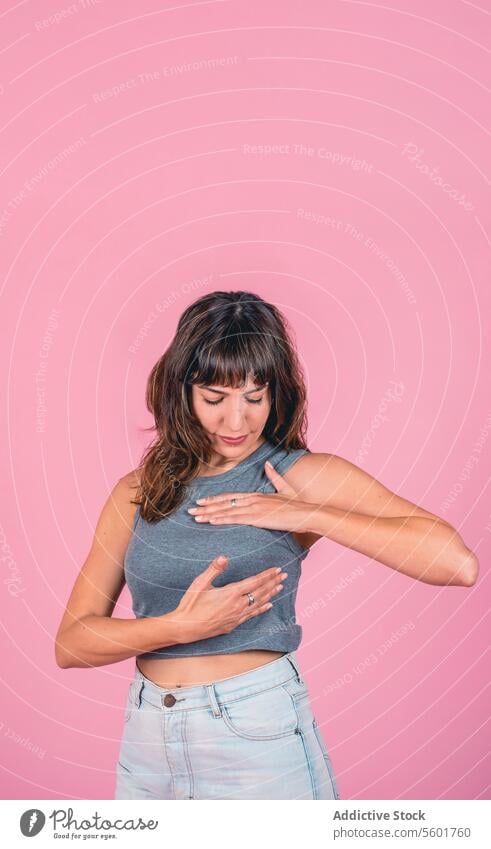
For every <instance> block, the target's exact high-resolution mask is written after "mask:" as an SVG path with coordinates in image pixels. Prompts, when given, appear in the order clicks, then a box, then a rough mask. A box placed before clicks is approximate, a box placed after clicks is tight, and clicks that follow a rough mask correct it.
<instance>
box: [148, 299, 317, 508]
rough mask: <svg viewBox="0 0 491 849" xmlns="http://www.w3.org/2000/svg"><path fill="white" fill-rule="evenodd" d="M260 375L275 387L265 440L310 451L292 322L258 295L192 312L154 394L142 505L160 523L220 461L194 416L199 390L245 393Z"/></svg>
mask: <svg viewBox="0 0 491 849" xmlns="http://www.w3.org/2000/svg"><path fill="white" fill-rule="evenodd" d="M250 375H252V378H253V380H254V381H255V382H256V383H257V384H258V385H261V386H262V385H263V384H264V383H266V382H269V391H270V399H271V409H270V413H269V416H268V419H267V422H266V424H265V427H264V429H263V432H262V436H264V437H265V439H267V440H268V441H269V442H271V443H273V444H274V445H281V447H282V448H285V449H287V450H293V449H295V448H307V445H306V442H305V431H306V428H307V414H306V391H305V383H304V377H303V373H302V369H301V366H300V363H299V361H298V357H297V354H296V351H295V347H294V345H293V343H292V340H291V337H290V331H289V329H288V325H287V322H286V319H285V318H284V317H283V316H282V314H281V313H280V311H279V310H278V309H277V308H276V307H275V306H273V304H270V303H268V302H267V301H264V300H263V299H262V298H260V297H259V295H255V294H253V293H252V292H210V293H209V294H207V295H203V297H201V298H198V300H196V301H194V302H193V303H192V304H190V306H189V307H187V309H186V310H184V312H183V314H182V315H181V317H180V319H179V323H178V326H177V330H176V333H175V336H174V338H173V340H172V342H171V344H170V345H169V347H168V348H167V350H166V351H165V353H164V354H163V355H162V356H161V358H160V359H159V360H158V361H157V362H156V363H155V365H154V366H153V368H152V370H151V372H150V375H149V378H148V383H147V388H146V404H147V408H148V410H149V411H150V412H151V413H152V415H153V417H154V420H155V425H154V426H152V427H151V428H149V430H155V431H156V436H155V439H154V440H153V441H152V443H151V444H150V445H149V446H148V448H147V449H146V450H145V452H144V454H143V456H142V458H141V460H140V464H139V466H138V469H137V470H136V471H137V473H138V492H137V496H136V500H134V501H132V503H133V504H139V505H140V513H141V516H142V517H143V518H144V519H146V521H147V522H157V521H159V520H160V519H162V518H164V517H165V516H167V515H168V514H169V513H171V512H172V511H173V510H175V509H176V508H177V507H178V506H179V505H180V504H181V503H182V502H183V501H184V499H185V495H186V491H185V490H186V487H187V486H188V485H189V484H190V483H191V482H192V481H193V480H194V478H195V477H196V476H197V474H198V472H199V470H200V468H201V465H202V464H206V463H208V462H209V460H210V457H211V456H212V451H213V447H212V441H211V440H210V438H209V436H208V434H207V433H206V431H205V430H204V428H203V427H202V425H201V423H200V422H199V420H198V419H197V418H196V416H195V415H194V413H193V409H192V403H191V385H192V384H193V383H196V384H199V385H204V384H206V385H209V386H212V385H214V384H217V385H220V386H229V387H233V388H237V387H239V386H244V385H245V384H246V383H247V379H248V377H249V376H250Z"/></svg>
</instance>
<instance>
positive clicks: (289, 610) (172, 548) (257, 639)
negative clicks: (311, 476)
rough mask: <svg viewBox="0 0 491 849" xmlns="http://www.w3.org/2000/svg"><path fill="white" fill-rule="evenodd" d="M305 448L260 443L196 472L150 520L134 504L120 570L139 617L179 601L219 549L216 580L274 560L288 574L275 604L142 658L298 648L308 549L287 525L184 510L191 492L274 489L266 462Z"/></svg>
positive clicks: (191, 503)
mask: <svg viewBox="0 0 491 849" xmlns="http://www.w3.org/2000/svg"><path fill="white" fill-rule="evenodd" d="M306 453H309V449H306V448H299V449H297V450H294V451H289V452H288V451H286V450H285V449H284V448H280V447H278V446H276V445H273V444H272V443H271V442H269V441H266V442H263V443H262V445H260V446H259V448H256V450H255V451H253V452H252V453H251V454H249V455H248V456H247V457H246V458H245V459H244V460H242V461H241V462H239V463H237V464H236V465H235V466H234V467H233V468H232V469H229V470H228V471H226V472H222V473H221V474H217V475H212V476H208V475H205V476H200V477H196V478H195V479H194V480H193V481H192V482H191V484H190V485H189V486H188V487H187V488H186V496H185V499H184V500H183V503H182V504H181V505H180V506H179V507H178V508H177V509H176V510H174V511H173V512H172V513H171V514H170V515H169V516H167V517H165V518H163V519H160V520H159V521H158V522H147V521H146V520H145V519H143V517H142V516H141V514H140V508H139V506H137V508H136V512H135V518H134V522H133V534H132V536H131V538H130V541H129V544H128V547H127V549H126V554H125V559H124V572H125V579H126V584H127V586H128V590H129V592H130V595H131V597H132V606H133V612H134V614H135V617H136V618H141V617H147V616H161V615H162V614H165V613H170V612H172V611H173V610H175V608H176V607H177V606H178V604H179V602H180V601H181V599H182V597H183V595H184V593H185V592H186V590H187V589H188V588H189V585H190V584H191V582H192V581H193V580H194V578H195V577H196V576H197V575H198V574H199V573H200V572H203V571H204V570H205V569H206V567H207V566H208V565H209V564H210V562H211V561H212V560H213V559H214V558H215V557H216V556H217V555H218V554H225V555H226V556H227V557H228V563H227V566H226V568H225V569H224V571H223V572H222V573H220V574H219V575H218V576H217V577H216V578H215V579H214V580H213V583H212V586H213V587H221V586H225V585H226V584H228V583H230V582H231V581H240V580H242V579H243V578H247V577H249V576H251V575H255V574H257V573H258V572H262V571H263V570H264V569H268V568H271V567H272V566H281V567H282V568H283V570H284V571H285V572H288V577H287V578H285V580H284V581H283V589H282V590H280V592H279V593H278V594H277V595H276V596H273V597H272V598H271V603H272V605H273V606H272V607H271V608H270V609H269V610H267V611H265V612H264V613H260V614H259V615H258V616H252V617H251V618H249V619H248V620H246V621H245V622H242V624H240V625H238V626H237V627H236V628H234V629H233V630H232V631H230V632H229V633H225V634H218V635H217V636H213V637H207V638H205V639H200V640H195V641H194V642H190V643H180V644H176V645H171V646H164V647H162V648H159V649H156V650H155V651H150V652H144V653H142V654H140V655H139V657H143V658H154V659H156V658H165V657H186V656H190V655H209V654H231V653H233V652H240V651H250V650H252V649H268V650H270V651H282V652H290V651H294V650H295V649H297V648H298V646H299V644H300V641H301V638H302V628H301V626H300V625H298V624H297V622H296V620H295V600H296V595H297V588H298V582H299V579H300V575H301V562H302V560H303V559H304V558H305V557H306V555H307V554H308V553H309V549H308V548H304V547H303V546H302V545H301V544H300V543H299V542H298V540H297V539H295V537H294V536H293V534H292V533H290V532H288V531H278V530H269V529H265V528H256V527H254V526H252V525H240V524H232V523H230V524H226V525H211V524H209V522H202V523H200V522H196V521H195V519H194V517H193V515H192V514H191V513H188V512H187V510H188V508H189V507H196V506H197V505H196V503H195V501H196V499H197V498H201V497H203V496H205V495H219V494H220V493H223V492H264V493H274V492H276V491H277V490H276V488H275V487H274V486H273V484H272V483H271V481H270V480H269V478H268V477H267V475H266V472H265V470H264V463H265V461H266V460H269V462H270V463H271V464H272V466H273V468H275V469H276V471H277V472H279V474H283V473H284V472H285V471H286V470H287V469H288V468H289V466H291V465H292V464H293V463H294V462H295V461H296V460H297V459H298V458H299V457H301V456H303V455H304V454H306Z"/></svg>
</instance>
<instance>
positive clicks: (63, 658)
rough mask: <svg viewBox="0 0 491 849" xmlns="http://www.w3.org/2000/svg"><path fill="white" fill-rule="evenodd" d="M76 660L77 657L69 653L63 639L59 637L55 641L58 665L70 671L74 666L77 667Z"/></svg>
mask: <svg viewBox="0 0 491 849" xmlns="http://www.w3.org/2000/svg"><path fill="white" fill-rule="evenodd" d="M76 660H77V659H76V656H75V655H74V654H72V653H71V652H70V651H69V649H68V648H67V646H66V645H65V644H64V641H63V639H62V638H60V636H59V635H57V636H56V640H55V661H56V665H57V666H58V667H59V668H60V669H70V668H71V667H72V666H77V663H76Z"/></svg>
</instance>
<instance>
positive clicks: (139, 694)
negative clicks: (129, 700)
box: [135, 678, 145, 710]
mask: <svg viewBox="0 0 491 849" xmlns="http://www.w3.org/2000/svg"><path fill="white" fill-rule="evenodd" d="M144 686H145V681H144V680H143V678H140V680H139V681H138V680H137V682H136V693H135V704H136V706H137V708H138V710H140V708H141V703H142V691H143V688H144Z"/></svg>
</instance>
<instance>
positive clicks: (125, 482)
mask: <svg viewBox="0 0 491 849" xmlns="http://www.w3.org/2000/svg"><path fill="white" fill-rule="evenodd" d="M118 484H121V487H120V489H121V491H122V492H123V491H124V490H125V489H127V490H128V492H131V493H134V492H135V491H136V490H137V489H138V487H139V486H140V471H139V469H132V470H131V472H128V473H127V474H126V475H123V477H122V478H120V479H119V481H118V483H117V484H116V486H117V485H118Z"/></svg>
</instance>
